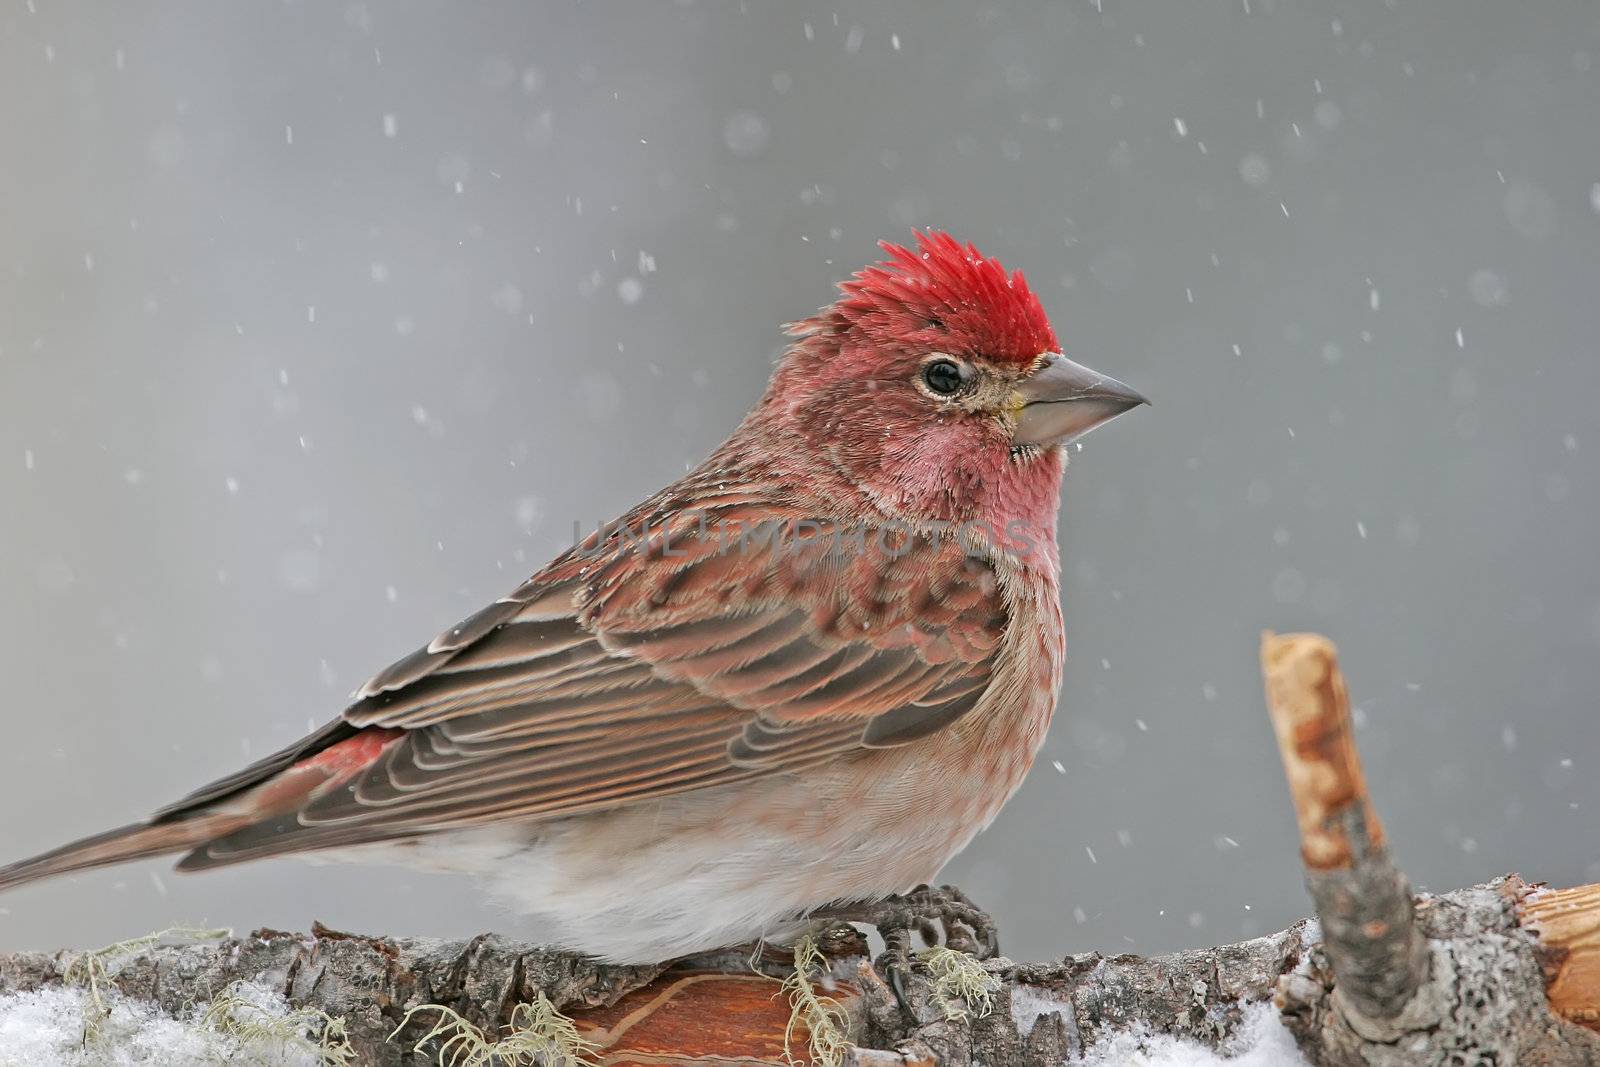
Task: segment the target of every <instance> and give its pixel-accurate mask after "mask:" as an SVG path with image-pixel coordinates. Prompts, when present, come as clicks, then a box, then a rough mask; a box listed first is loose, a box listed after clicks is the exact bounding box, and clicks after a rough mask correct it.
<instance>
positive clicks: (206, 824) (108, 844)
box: [0, 812, 250, 890]
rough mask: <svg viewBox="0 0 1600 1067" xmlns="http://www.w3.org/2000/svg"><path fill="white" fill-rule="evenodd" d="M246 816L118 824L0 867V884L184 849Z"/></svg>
mask: <svg viewBox="0 0 1600 1067" xmlns="http://www.w3.org/2000/svg"><path fill="white" fill-rule="evenodd" d="M249 821H250V819H249V817H248V816H245V815H241V814H238V813H227V812H207V813H204V814H199V815H196V816H194V817H192V818H187V819H174V820H171V821H157V822H141V823H133V824H132V825H129V826H119V827H118V828H117V829H115V830H107V831H106V832H105V833H100V834H95V835H94V836H92V837H85V838H82V839H80V840H78V841H74V842H72V843H71V844H67V845H62V846H61V847H60V848H53V849H51V850H50V851H49V852H44V853H40V854H39V855H37V856H34V857H33V858H31V859H25V860H21V861H19V862H17V863H13V864H10V865H8V866H5V867H0V890H5V889H10V888H11V887H13V886H19V885H24V884H26V883H28V882H34V881H38V880H39V879H41V878H50V877H53V876H54V875H58V874H66V873H67V872H69V871H83V870H88V869H89V868H91V867H105V866H108V865H109V864H113V863H126V862H127V861H129V860H139V859H146V858H148V857H150V856H160V855H164V854H166V853H168V852H182V851H184V850H185V849H190V848H194V847H195V846H196V845H199V844H201V843H203V842H205V841H209V840H211V839H212V838H214V837H217V836H219V835H221V834H227V833H232V832H233V831H234V830H236V829H238V828H239V827H240V826H242V825H244V824H245V823H247V822H249Z"/></svg>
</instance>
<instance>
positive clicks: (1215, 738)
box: [0, 0, 1600, 958]
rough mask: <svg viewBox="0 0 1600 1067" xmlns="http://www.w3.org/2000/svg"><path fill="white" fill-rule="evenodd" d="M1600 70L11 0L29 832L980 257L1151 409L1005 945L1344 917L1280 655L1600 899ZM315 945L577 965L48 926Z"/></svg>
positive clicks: (1482, 60) (13, 772)
mask: <svg viewBox="0 0 1600 1067" xmlns="http://www.w3.org/2000/svg"><path fill="white" fill-rule="evenodd" d="M1597 65H1600V9H1597V8H1596V6H1595V5H1594V4H1593V3H1592V2H1589V0H1567V2H1558V0H1542V2H1540V3H1537V4H1506V3H1502V2H1499V0H1471V2H1467V0H1390V2H1387V3H1385V2H1380V0H1360V2H1349V3H1338V2H1335V3H1329V2H1326V0H1315V2H1313V0H1296V2H1291V0H1277V2H1276V3H1274V2H1272V0H1205V2H1197V0H1171V2H1165V3H1138V4H1134V3H1127V2H1124V0H1103V10H1102V4H1101V3H1096V2H1094V0H1059V2H1051V3H1043V2H1033V3H1021V4H1009V5H995V6H974V5H971V4H967V3H930V2H928V0H898V2H892V3H872V4H867V3H861V2H858V3H854V4H842V5H819V4H812V3H795V2H785V3H781V4H780V3H777V2H765V3H757V2H754V0H751V2H749V3H744V4H733V3H713V2H706V3H667V2H658V3H651V4H642V3H632V4H624V3H584V4H574V3H499V4H489V3H484V4H473V5H469V6H462V5H453V4H444V3H428V4H424V3H395V4H388V3H371V4H337V3H311V2H300V3H265V2H260V3H234V2H230V3H222V2H216V3H206V4H201V3H191V4H187V5H155V6H150V5H133V4H117V5H111V4H102V5H82V6H71V7H69V6H65V5H59V4H57V3H55V2H54V0H6V3H5V7H4V12H3V14H0V139H3V140H0V144H3V148H0V279H3V280H0V512H3V522H0V598H3V602H4V605H5V606H4V609H3V610H0V676H3V678H4V686H3V689H0V692H3V696H0V717H3V718H0V722H3V725H4V735H3V736H4V747H3V749H0V777H3V781H0V805H3V810H4V812H5V814H4V822H3V832H0V852H3V854H4V858H5V859H11V858H16V857H18V856H21V855H23V854H27V853H32V852H35V851H37V850H40V849H44V848H46V847H49V846H53V845H55V844H58V843H60V842H61V841H63V840H64V839H66V838H69V837H74V836H77V835H80V834H84V833H88V832H91V831H96V830H100V829H102V828H104V827H106V826H109V825H112V824H115V823H119V822H123V821H126V820H128V819H130V818H131V817H135V816H139V815H141V814H143V813H145V812H147V811H149V810H150V809H152V808H154V807H155V806H157V805H159V804H161V803H163V802H165V801H168V800H171V799H173V798H174V797H175V796H176V795H178V794H179V793H181V792H184V791H186V790H188V789H189V788H190V787H192V786H195V785H197V784H199V783H201V782H203V781H205V780H207V779H209V778H211V777H213V776H215V775H218V774H221V773H223V772H226V771H229V770H232V769H233V768H235V767H236V766H237V765H239V764H240V763H241V762H242V761H245V760H248V759H251V758H253V757H257V756H260V755H262V754H264V753H266V752H267V751H269V750H272V749H274V748H277V747H278V746H279V745H281V744H283V743H285V742H287V741H289V740H290V739H292V738H293V737H295V736H298V735H299V734H300V733H301V732H303V731H304V730H306V729H307V728H308V727H310V726H312V725H314V724H318V723H320V722H322V721H324V720H326V719H328V718H330V717H332V716H333V715H334V714H336V713H337V712H338V710H339V708H340V707H341V706H342V703H343V699H344V697H345V695H346V694H347V693H348V692H349V690H351V689H352V688H353V687H354V686H355V685H357V684H359V683H360V682H361V681H362V680H363V679H364V678H365V677H366V676H367V675H368V674H369V673H370V672H371V671H372V670H374V669H375V668H377V667H379V666H381V665H383V664H385V663H387V662H388V661H390V660H391V659H393V658H395V657H397V656H399V655H401V654H403V653H406V652H408V651H410V650H411V649H412V648H413V647H415V646H416V645H418V644H420V643H421V642H423V641H425V640H427V639H428V638H429V637H431V636H432V635H433V634H434V633H435V632H436V631H438V630H439V629H441V628H442V627H444V626H446V625H448V624H450V623H453V622H454V621H456V620H457V619H458V618H460V617H461V616H463V615H465V614H467V613H468V612H470V611H471V610H473V609H475V608H476V607H478V606H479V605H480V604H481V603H483V602H485V601H487V600H488V599H489V598H492V597H494V596H496V595H498V594H500V593H502V592H504V591H506V590H507V589H509V588H510V587H511V586H512V585H514V584H515V583H516V582H517V581H518V580H519V579H520V578H521V577H522V576H523V575H525V574H527V573H530V572H531V571H532V570H534V569H535V568H536V567H538V566H539V565H540V564H542V563H543V562H544V561H545V560H546V559H547V558H549V557H550V556H551V555H553V554H554V553H555V552H556V551H557V550H558V549H560V548H561V547H562V546H564V545H565V544H568V543H570V541H571V539H572V536H573V527H574V524H575V523H577V524H580V525H582V526H583V527H584V528H585V529H588V528H591V527H592V526H593V524H594V523H596V522H598V521H600V520H602V519H605V518H609V517H611V516H612V515H614V514H616V513H617V512H619V511H621V510H622V509H624V508H625V507H627V506H628V505H630V504H632V503H633V502H634V501H636V500H637V499H639V498H641V497H642V496H644V495H645V494H647V493H648V492H650V491H651V490H653V489H655V488H656V487H658V486H659V485H661V484H663V483H665V482H667V481H669V480H671V479H672V478H674V477H675V476H677V475H678V474H680V473H681V472H682V471H683V470H684V469H685V468H686V467H688V466H689V465H691V464H692V463H694V462H696V461H697V460H698V459H699V458H700V457H702V456H703V455H704V454H705V453H706V452H707V451H708V450H710V449H711V448H712V447H713V446H714V445H715V444H716V443H717V442H718V441H719V440H720V439H721V438H722V436H723V435H724V434H725V433H726V432H727V431H728V430H729V429H730V428H731V427H732V426H733V424H734V423H735V422H736V421H737V419H738V418H739V416H740V414H741V413H742V412H743V411H744V410H745V409H746V408H747V407H748V406H749V405H750V404H751V403H753V401H754V400H755V398H756V397H757V396H758V394H759V392H760V390H761V389H762V387H763V385H764V383H765V380H766V377H767V375H768V373H769V370H770V367H771V363H772V359H773V357H774V355H775V354H776V353H777V351H778V350H779V345H780V344H781V337H780V334H779V332H778V324H779V323H780V322H783V321H785V320H788V319H793V318H797V317H800V316H803V315H805V314H807V313H808V312H809V311H811V310H812V309H813V308H815V307H816V306H818V305H819V304H822V303H824V302H826V301H827V300H829V299H830V294H831V285H832V283H833V282H834V281H836V280H837V279H839V278H840V277H842V276H844V275H845V274H847V273H848V272H849V271H850V270H853V269H854V268H856V267H858V266H859V265H861V264H862V263H864V262H866V261H867V260H868V259H869V258H871V257H874V256H875V255H876V249H875V247H874V242H875V241H876V240H877V239H879V238H880V237H891V238H896V239H901V240H904V239H907V238H908V237H909V233H910V229H911V227H913V226H927V225H931V226H938V227H944V228H948V229H950V230H951V231H953V232H955V233H956V234H958V235H959V236H961V237H963V238H965V239H969V240H973V241H975V242H977V243H978V244H979V246H980V247H981V248H983V249H984V250H985V251H986V252H988V253H989V254H991V255H995V256H998V257H1000V258H1002V259H1003V260H1004V261H1005V262H1006V263H1008V264H1010V265H1012V266H1017V267H1022V268H1025V269H1026V271H1027V272H1028V275H1029V277H1030V278H1031V279H1032V281H1033V283H1034V284H1035V286H1036V287H1037V288H1038V289H1039V291H1040V293H1041V295H1042V297H1043V299H1044V302H1045V305H1046V307H1047V308H1048V309H1049V311H1050V313H1051V315H1052V317H1053V318H1054V320H1055V323H1056V326H1057V329H1058V332H1059V333H1060V335H1061V337H1062V340H1063V342H1064V345H1065V348H1066V350H1067V352H1068V353H1069V354H1071V355H1073V356H1074V357H1076V358H1079V359H1082V360H1084V361H1085V362H1088V363H1089V364H1091V365H1092V366H1094V367H1096V368H1099V369H1101V370H1104V371H1106V372H1108V373H1111V374H1115V375H1116V376H1118V377H1120V378H1123V379H1124V380H1126V381H1128V382H1130V383H1132V384H1134V385H1135V386H1137V387H1138V388H1139V389H1141V390H1143V391H1145V392H1146V393H1148V394H1149V395H1150V396H1151V397H1153V398H1154V400H1155V406H1154V407H1153V408H1151V409H1148V410H1141V411H1139V412H1136V413H1134V414H1133V415H1130V416H1129V417H1128V418H1126V419H1122V420H1119V421H1118V422H1117V423H1116V424H1115V425H1114V426H1112V427H1110V428H1108V429H1105V430H1102V431H1101V432H1099V433H1096V434H1095V435H1093V437H1091V438H1090V439H1089V441H1088V442H1087V443H1086V446H1085V448H1084V449H1083V451H1082V454H1081V455H1079V456H1075V457H1074V462H1073V467H1072V470H1071V472H1070V473H1069V475H1068V478H1067V490H1066V503H1065V505H1064V509H1063V513H1062V535H1063V545H1064V551H1063V555H1064V560H1065V574H1064V581H1063V586H1064V597H1065V601H1066V606H1067V616H1068V641H1069V646H1070V647H1069V668H1068V676H1067V681H1066V686H1065V690H1064V693H1063V697H1062V710H1061V712H1060V713H1059V714H1058V717H1057V719H1056V723H1055V725H1054V727H1053V729H1052V731H1051V734H1050V738H1049V741H1048V743H1047V747H1046V748H1045V750H1044V752H1043V753H1042V757H1041V760H1040V762H1039V763H1038V765H1037V766H1036V767H1035V769H1034V772H1033V774H1032V776H1031V777H1030V779H1029V780H1028V782H1027V784H1026V786H1025V787H1024V789H1023V790H1022V792H1021V794H1020V795H1019V796H1018V797H1017V799H1016V800H1015V801H1014V802H1013V803H1012V805H1011V806H1010V807H1009V808H1008V809H1007V810H1006V811H1005V813H1004V814H1003V815H1002V816H1001V818H1000V819H999V821H998V822H997V823H996V824H995V826H994V827H993V828H992V829H991V830H990V831H989V832H988V833H986V834H984V835H983V836H982V837H980V838H979V839H978V840H977V842H976V843H975V844H974V845H973V846H972V847H971V848H969V849H968V850H967V852H966V853H965V854H964V855H963V856H962V857H961V858H960V859H959V860H957V861H956V862H955V863H953V864H952V865H951V867H950V869H949V871H948V875H949V877H950V878H951V879H953V880H956V881H959V882H960V883H962V884H964V885H965V887H966V888H967V889H968V890H969V891H971V892H972V894H973V895H974V896H975V897H977V898H978V899H979V900H980V901H982V902H984V903H985V904H987V906H988V907H989V908H991V909H992V910H993V911H994V912H995V913H996V914H997V915H998V916H999V917H1000V919H1001V922H1002V924H1003V931H1004V935H1005V941H1006V943H1007V945H1008V947H1009V948H1010V950H1011V952H1012V953H1013V954H1014V955H1018V956H1024V957H1033V958H1043V957H1047V956H1052V955H1057V954H1060V953H1062V952H1066V951H1069V950H1073V951H1076V950H1087V949H1091V948H1098V949H1103V950H1108V951H1116V950H1129V949H1132V950H1161V949H1170V948H1174V947H1178V946H1185V945H1198V944H1211V943H1214V942H1218V941H1226V940H1234V939H1237V938H1239V937H1241V936H1246V935H1251V934H1257V933H1263V932H1267V931H1270V930H1273V929H1277V928H1279V927H1281V926H1283V925H1285V924H1286V923H1288V922H1289V921H1291V920H1292V919H1294V918H1296V917H1297V916H1299V915H1301V914H1302V913H1304V912H1305V911H1306V908H1307V904H1306V900H1305V899H1304V895H1303V893H1302V890H1301V886H1300V871H1299V864H1298V861H1297V856H1296V842H1295V835H1294V827H1293V823H1292V817H1291V814H1290V809H1289V805H1288V801H1287V797H1286V792H1285V788H1284V785H1283V780H1282V773H1281V771H1280V769H1279V766H1278V761H1277V755H1276V752H1275V750H1274V747H1273V743H1272V739H1271V735H1270V730H1269V728H1268V725H1267V722H1266V718H1265V716H1264V713H1263V710H1262V701H1261V697H1260V688H1259V683H1258V678H1257V669H1256V641H1257V635H1258V632H1259V631H1260V630H1261V629H1262V628H1263V627H1271V628H1277V629H1290V628H1315V629H1319V630H1323V631H1326V632H1327V633H1329V634H1330V635H1331V636H1333V637H1334V638H1335V639H1336V640H1337V641H1338V642H1339V644H1340V647H1341V649H1342V651H1343V654H1344V659H1345V665H1346V668H1347V671H1348V673H1349V677H1350V680H1351V687H1352V690H1353V695H1354V697H1355V699H1356V701H1357V702H1358V703H1359V705H1360V723H1361V734H1360V741H1361V746H1362V750H1363V753H1364V755H1365V757H1366V761H1367V770H1368V775H1369V778H1370V779H1371V784H1372V788H1373V792H1374V794H1375V796H1376V799H1377V803H1378V805H1379V808H1380V811H1381V812H1382V814H1383V816H1384V818H1385V820H1386V821H1387V823H1388V825H1389V828H1390V831H1391V836H1392V838H1393V842H1394V845H1395V847H1396V849H1397V851H1398V854H1399V857H1400V859H1401V862H1402V863H1403V865H1404V866H1405V867H1406V869H1407V870H1408V871H1409V872H1410V874H1411V875H1412V877H1413V878H1414V879H1415V880H1416V881H1417V882H1419V883H1420V884H1423V885H1425V886H1429V887H1436V888H1449V887H1454V886H1456V885H1459V884H1464V883H1471V882H1475V881H1480V880H1482V879H1485V878H1489V877H1491V876H1493V875H1496V874H1499V873H1501V872H1503V871H1507V870H1511V869H1515V870H1519V871H1521V872H1522V873H1524V874H1525V875H1527V876H1529V877H1536V878H1542V879H1548V880H1551V881H1554V882H1566V883H1572V882H1577V881H1580V880H1594V879H1600V819H1597V816H1600V776H1597V775H1596V773H1595V766H1596V761H1597V759H1600V715H1597V699H1596V693H1597V692H1600V566H1597V564H1596V560H1595V545H1596V543H1597V537H1600V498H1597V480H1596V477H1595V457H1596V455H1600V360H1597V359H1596V347H1597V344H1596V338H1597V335H1600V293H1597V286H1596V278H1597V267H1600V133H1597V131H1600V71H1597V70H1596V69H1595V68H1596V66H1597ZM313 918H318V919H321V920H323V921H325V922H327V923H329V924H332V925H334V926H338V927H344V928H353V929H357V930H364V931H373V932H387V933H411V934H467V933H474V932H478V931H482V930H486V929H497V930H501V931H505V932H509V933H516V934H522V935H527V936H535V937H537V936H538V935H539V933H540V931H539V930H538V929H537V928H534V927H529V926H527V925H526V924H524V923H522V922H521V921H520V920H518V919H516V918H514V917H512V916H510V915H506V914H503V913H501V912H499V911H498V910H497V909H495V908H493V907H492V906H488V905H484V904H482V903H480V902H479V899H478V897H477V895H476V893H475V892H474V890H473V888H472V887H471V885H470V884H469V883H468V882H466V881H464V880H457V879H452V878H446V877H442V876H437V877H435V876H421V875H413V874H409V873H406V872H404V871H394V870H389V869H383V868H373V869H359V868H342V867H312V866H307V865H305V864H303V863H300V862H296V861H290V860H284V861H272V862H267V863H262V864H257V865H252V866H247V867H243V868H237V869H232V870H227V871H224V872H220V873H215V874H210V875H205V876H197V877H180V876H175V875H172V874H171V873H170V872H169V869H168V864H167V863H166V862H151V863H145V864H139V865H134V866H130V867H125V868H119V869H114V870H109V871H102V872H95V873H90V874H86V875H82V876H79V877H76V878H72V879H69V880H65V881H59V882H55V883H50V884H47V885H45V886H40V887H34V888H29V889H27V890H23V891H19V892H15V893H11V894H8V895H6V896H5V897H3V898H0V946H3V947H5V948H48V947H58V946H64V945H92V944H98V943H103V942H107V941H111V940H115V939H118V938H123V937H127V936H130V935H135V934H139V933H142V932H145V931H149V930H153V929H156V928H159V927H162V926H165V925H168V924H170V923H172V922H174V921H188V922H201V921H204V922H208V923H216V924H229V925H233V926H236V927H238V928H240V929H249V928H252V927H255V926H261V925H267V926H274V927H286V928H291V929H294V928H304V927H305V926H306V925H307V924H308V923H309V922H310V921H311V920H312V919H313Z"/></svg>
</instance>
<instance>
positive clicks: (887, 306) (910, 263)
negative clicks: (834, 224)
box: [789, 230, 1057, 366]
mask: <svg viewBox="0 0 1600 1067" xmlns="http://www.w3.org/2000/svg"><path fill="white" fill-rule="evenodd" d="M916 238H917V248H916V250H915V251H912V250H911V249H909V248H905V247H902V246H900V245H897V244H893V243H891V242H889V241H882V242H880V243H879V247H881V248H882V249H883V250H884V252H885V253H887V254H888V258H887V259H885V260H883V261H882V262H881V263H877V264H874V265H872V266H869V267H864V268H862V269H861V270H859V271H857V272H856V273H855V275H854V276H853V277H851V278H850V280H848V281H845V282H841V283H840V285H839V293H840V295H839V298H838V299H837V300H835V301H834V302H833V303H832V304H830V305H829V306H828V307H826V308H823V309H822V311H820V312H818V313H817V314H816V315H814V316H812V317H811V318H809V319H804V320H802V321H800V322H797V323H792V324H791V325H790V327H789V330H790V332H791V333H794V334H796V335H799V336H819V337H828V336H830V335H831V337H832V338H833V339H834V340H835V341H836V342H837V343H839V344H840V345H841V347H850V346H851V345H850V342H851V341H855V342H858V343H862V344H866V345H868V346H871V347H873V348H882V347H887V346H894V347H907V348H922V349H931V350H939V351H944V352H948V353H950V354H952V355H958V356H962V357H966V358H969V359H984V360H987V361H992V362H995V363H1001V364H1010V365H1012V366H1029V365H1031V364H1032V363H1034V361H1036V360H1037V359H1038V358H1039V356H1040V354H1042V353H1044V352H1053V351H1056V350H1057V345H1056V335H1055V331H1054V330H1053V329H1051V328H1050V320H1049V319H1048V318H1047V317H1046V316H1045V313H1044V307H1043V306H1042V305H1041V304H1040V303H1039V298H1038V297H1037V296H1035V295H1034V293H1033V290H1031V289H1029V288H1028V281H1027V279H1026V278H1024V277H1023V276H1022V272H1021V271H1020V270H1019V271H1014V272H1008V271H1007V270H1006V268H1005V267H1004V266H1002V265H1001V264H1000V262H999V261H998V260H994V259H989V258H986V257H985V256H984V255H983V253H982V252H979V251H978V250H977V248H975V247H974V246H972V245H970V244H969V245H963V244H962V243H961V242H960V241H957V240H956V239H955V238H954V237H951V236H950V235H949V234H947V233H940V232H938V231H933V230H930V231H928V232H926V233H921V232H919V233H917V235H916Z"/></svg>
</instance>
